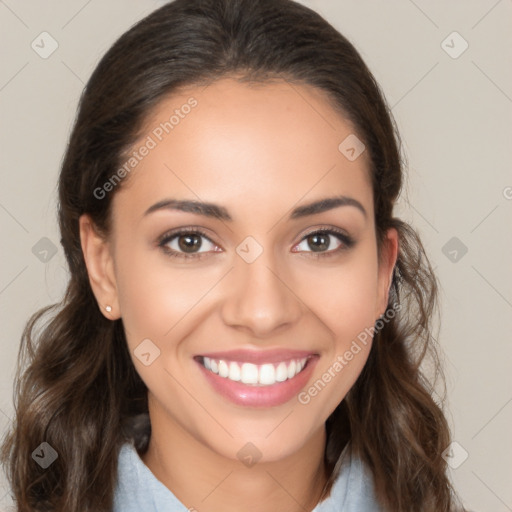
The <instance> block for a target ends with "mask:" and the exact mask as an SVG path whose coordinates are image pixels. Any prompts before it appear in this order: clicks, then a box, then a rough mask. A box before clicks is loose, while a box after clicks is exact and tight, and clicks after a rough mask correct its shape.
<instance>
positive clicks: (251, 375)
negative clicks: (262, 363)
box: [240, 363, 258, 384]
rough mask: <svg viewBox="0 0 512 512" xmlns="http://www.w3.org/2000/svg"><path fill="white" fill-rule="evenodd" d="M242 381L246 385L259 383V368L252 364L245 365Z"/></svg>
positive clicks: (241, 376)
mask: <svg viewBox="0 0 512 512" xmlns="http://www.w3.org/2000/svg"><path fill="white" fill-rule="evenodd" d="M240 380H241V381H242V382H243V383H244V384H257V383H258V367H257V366H256V365H255V364H252V363H244V364H243V365H242V371H241V374H240Z"/></svg>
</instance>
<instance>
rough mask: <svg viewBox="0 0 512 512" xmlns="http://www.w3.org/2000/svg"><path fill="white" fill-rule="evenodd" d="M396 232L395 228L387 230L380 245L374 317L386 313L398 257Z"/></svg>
mask: <svg viewBox="0 0 512 512" xmlns="http://www.w3.org/2000/svg"><path fill="white" fill-rule="evenodd" d="M398 245H399V240H398V232H397V230H396V229H395V228H389V229H388V231H387V233H386V238H385V239H384V242H383V244H382V249H381V254H380V261H379V270H378V285H377V286H378V290H377V303H376V311H375V313H376V316H377V317H380V316H382V315H383V314H384V313H385V312H386V308H387V306H388V300H389V289H390V288H391V283H392V279H393V270H394V268H395V263H396V260H397V257H398Z"/></svg>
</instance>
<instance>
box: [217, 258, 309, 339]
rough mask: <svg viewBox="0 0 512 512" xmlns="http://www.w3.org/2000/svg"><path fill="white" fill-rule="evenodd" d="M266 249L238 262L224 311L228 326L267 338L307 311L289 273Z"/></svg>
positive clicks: (227, 284) (224, 304)
mask: <svg viewBox="0 0 512 512" xmlns="http://www.w3.org/2000/svg"><path fill="white" fill-rule="evenodd" d="M269 252H270V251H264V252H263V254H261V255H260V256H259V257H258V259H257V260H256V261H254V262H252V263H247V262H245V261H244V260H242V259H241V258H240V259H238V261H236V263H235V268H234V269H233V271H232V272H230V276H229V279H228V281H229V282H226V283H225V286H226V289H227V294H226V299H225V301H224V303H223V305H222V308H221V312H222V317H223V321H224V323H225V324H226V325H229V326H231V327H234V328H237V329H239V330H246V331H248V332H249V334H250V335H251V336H254V337H260V338H264V337H268V336H269V335H272V334H274V333H275V332H276V331H281V330H283V329H286V327H288V328H289V327H290V326H291V325H293V324H294V323H296V322H297V321H298V320H299V318H300V316H301V314H302V312H303V311H304V308H305V306H304V303H303V299H302V298H301V297H300V296H299V295H298V293H297V290H294V289H293V288H294V284H293V283H291V282H290V281H291V278H290V277H289V276H290V273H289V272H286V271H284V270H283V269H282V268H280V269H277V268H276V266H275V265H274V264H273V262H272V261H271V258H270V257H267V256H266V253H267V254H268V253H269Z"/></svg>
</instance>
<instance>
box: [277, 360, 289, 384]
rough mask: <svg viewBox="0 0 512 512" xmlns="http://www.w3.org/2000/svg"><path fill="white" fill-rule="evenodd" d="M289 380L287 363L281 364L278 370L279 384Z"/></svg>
mask: <svg viewBox="0 0 512 512" xmlns="http://www.w3.org/2000/svg"><path fill="white" fill-rule="evenodd" d="M287 378H288V368H287V366H286V364H285V363H279V365H278V366H277V370H276V380H277V382H284V381H285V380H286V379H287Z"/></svg>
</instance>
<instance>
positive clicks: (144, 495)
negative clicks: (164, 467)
mask: <svg viewBox="0 0 512 512" xmlns="http://www.w3.org/2000/svg"><path fill="white" fill-rule="evenodd" d="M141 510H144V512H187V508H186V507H185V506H184V505H183V504H182V503H181V502H180V501H179V500H178V499H177V498H176V496H174V494H173V493H172V492H171V491H170V490H169V489H168V488H167V487H166V486H165V485H164V484H162V482H160V481H159V480H158V479H157V478H156V477H155V475H153V473H152V472H151V471H150V469H149V468H148V467H147V466H146V465H145V464H144V462H143V461H142V459H141V458H140V456H139V454H138V453H137V450H136V449H135V447H134V446H133V445H131V444H129V443H125V444H124V445H123V446H122V447H121V449H120V451H119V457H118V467H117V484H116V488H115V491H114V506H113V509H112V512H140V511H141Z"/></svg>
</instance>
